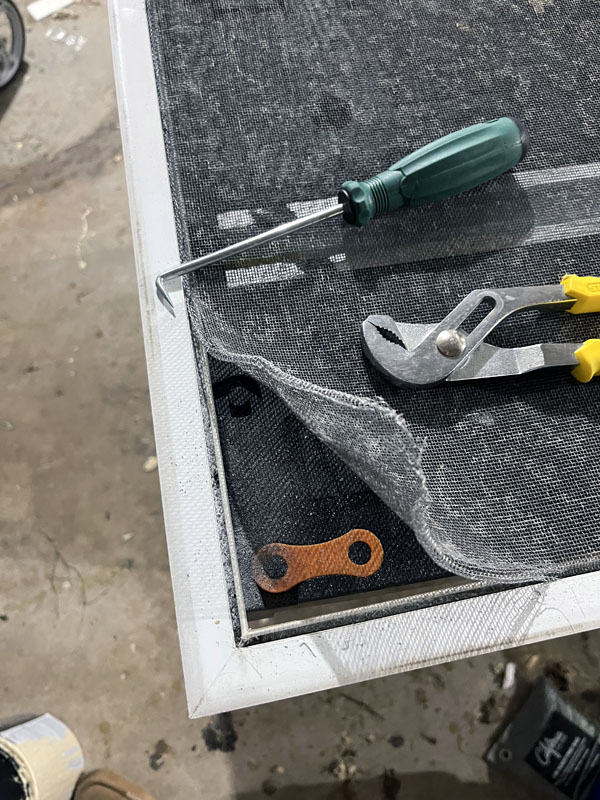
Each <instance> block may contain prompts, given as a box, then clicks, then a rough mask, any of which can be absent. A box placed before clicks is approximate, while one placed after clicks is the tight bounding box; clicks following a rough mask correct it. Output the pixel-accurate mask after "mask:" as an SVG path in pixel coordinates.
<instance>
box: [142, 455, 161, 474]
mask: <svg viewBox="0 0 600 800" xmlns="http://www.w3.org/2000/svg"><path fill="white" fill-rule="evenodd" d="M157 467H158V458H157V457H156V456H148V458H147V459H146V460H145V461H144V472H154V470H155V469H156V468H157Z"/></svg>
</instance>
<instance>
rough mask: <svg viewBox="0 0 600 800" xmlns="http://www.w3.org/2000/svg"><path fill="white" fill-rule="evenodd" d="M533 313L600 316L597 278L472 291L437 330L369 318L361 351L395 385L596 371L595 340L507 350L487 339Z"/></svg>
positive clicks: (582, 377)
mask: <svg viewBox="0 0 600 800" xmlns="http://www.w3.org/2000/svg"><path fill="white" fill-rule="evenodd" d="M536 307H548V308H551V309H554V310H563V311H569V312H570V313H572V314H587V313H592V312H598V311H600V278H595V277H591V276H588V277H579V276H577V275H566V276H565V277H564V278H563V280H562V281H561V283H560V284H556V285H551V286H525V287H524V286H516V287H511V288H508V289H476V290H475V291H473V292H471V293H470V294H468V295H467V296H466V297H465V298H464V300H462V301H461V302H460V303H459V304H458V305H457V306H456V308H455V309H453V311H451V312H450V313H449V314H448V315H447V316H446V318H445V319H444V320H442V322H440V323H439V324H438V325H435V324H434V325H419V324H416V325H415V324H409V323H402V322H396V321H395V320H393V319H392V318H391V317H389V316H385V315H382V314H373V315H371V316H369V317H367V319H366V320H365V321H364V322H363V325H362V341H363V350H364V352H365V355H366V357H367V358H368V359H369V361H370V362H371V363H372V364H373V366H374V367H375V368H376V369H377V370H379V371H380V372H381V373H383V374H384V375H385V376H386V378H388V380H390V381H391V382H392V383H393V384H395V385H398V386H413V387H423V388H425V387H428V386H436V385H438V384H440V383H443V382H445V381H449V382H452V381H460V380H476V379H480V378H493V377H505V376H510V375H521V374H523V373H526V372H531V371H532V370H537V369H543V368H546V367H557V366H571V367H574V369H573V370H572V373H573V375H574V377H575V378H577V380H579V381H582V382H587V381H589V380H591V379H592V377H593V376H594V375H596V374H598V373H600V339H588V340H587V341H586V342H583V343H581V342H580V343H569V344H561V343H554V342H542V343H540V344H535V345H529V346H528V347H513V348H507V347H496V346H494V345H491V344H488V343H487V342H486V341H485V338H486V337H487V336H488V335H489V334H490V332H491V331H492V330H493V329H494V328H495V327H496V326H497V325H499V324H500V323H501V322H502V321H503V320H505V319H506V318H507V317H508V316H510V315H511V314H513V313H515V312H516V311H520V310H522V309H526V308H536ZM486 309H487V310H486ZM482 310H483V311H484V313H483V316H481V312H482ZM476 315H477V319H476V322H475V324H474V325H473V326H472V329H471V330H469V328H470V327H471V325H472V323H473V320H474V318H475V317H476Z"/></svg>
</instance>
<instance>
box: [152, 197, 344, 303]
mask: <svg viewBox="0 0 600 800" xmlns="http://www.w3.org/2000/svg"><path fill="white" fill-rule="evenodd" d="M343 210H344V206H343V204H342V203H339V204H337V205H334V206H330V207H329V208H324V209H321V211H315V212H314V214H307V215H306V216H305V217H300V218H299V219H294V220H292V221H291V222H284V223H283V224H282V225H278V226H277V227H276V228H271V230H268V231H264V233H259V234H257V235H256V236H251V237H250V238H249V239H244V240H243V241H241V242H236V243H235V244H230V245H229V246H228V247H223V248H222V249H221V250H216V251H215V252H214V253H208V255H205V256H201V257H200V258H194V259H193V260H192V261H186V262H185V264H181V265H180V266H178V267H175V269H172V270H170V271H169V272H163V273H162V275H159V276H158V278H157V279H156V293H157V295H158V297H159V300H160V301H161V303H162V304H163V306H164V307H165V308H166V309H167V311H169V312H170V313H171V314H172V315H173V316H175V307H174V305H173V303H172V301H171V298H170V297H169V294H168V292H167V290H166V288H165V283H167V282H168V281H173V280H175V278H181V277H182V276H183V275H188V274H189V273H190V272H194V271H195V270H197V269H200V268H201V267H209V266H210V265H211V264H215V263H216V262H217V261H222V260H224V259H226V258H231V257H232V256H237V255H239V254H240V253H245V252H246V251H247V250H252V249H253V248H254V247H259V246H260V245H261V244H268V243H269V242H274V241H275V240H276V239H282V238H283V237H284V236H287V235H288V233H293V232H294V231H299V230H301V229H302V228H307V227H308V226H309V225H314V224H315V223H316V222H320V221H321V220H323V219H330V218H331V217H337V216H339V215H340V214H341V213H342V212H343Z"/></svg>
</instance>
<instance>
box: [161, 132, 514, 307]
mask: <svg viewBox="0 0 600 800" xmlns="http://www.w3.org/2000/svg"><path fill="white" fill-rule="evenodd" d="M528 142H529V137H528V134H527V129H526V128H525V126H524V125H523V123H522V122H520V121H519V120H516V119H513V118H512V117H500V118H499V119H494V120H491V121H490V122H481V123H478V124H477V125H471V126H469V127H468V128H463V129H462V130H460V131H456V133H450V134H449V135H448V136H443V137H442V138H441V139H437V141H435V142H431V144H428V145H425V147H421V148H420V149H419V150H416V151H415V152H414V153H412V154H411V155H409V156H405V157H404V158H403V159H401V160H400V161H398V162H396V163H395V164H393V165H392V166H391V167H389V168H388V169H386V170H384V171H383V172H380V173H379V174H378V175H375V176H374V177H373V178H367V179H366V180H364V181H346V182H345V183H343V184H342V187H341V189H340V191H339V194H338V203H337V205H333V206H329V207H328V208H325V209H322V210H320V211H316V212H315V213H314V214H308V215H306V216H304V217H300V218H299V219H295V220H292V221H291V222H285V223H283V225H278V226H277V227H276V228H272V229H271V230H268V231H265V232H264V233H259V234H257V235H256V236H252V237H250V238H249V239H244V241H242V242H237V243H236V244H232V245H229V246H228V247H223V248H222V249H221V250H217V251H215V252H214V253H208V255H205V256H201V257H200V258H195V259H194V260H193V261H187V262H186V263H185V264H181V265H180V266H178V267H176V268H175V269H172V270H169V271H168V272H163V273H162V274H160V275H159V276H158V278H157V279H156V292H157V294H158V297H159V299H160V300H161V302H162V304H163V305H164V306H165V308H166V309H167V310H168V311H170V312H171V314H173V316H175V307H174V306H173V303H172V301H171V298H170V297H169V294H168V292H167V290H166V288H165V284H166V283H168V282H169V281H171V280H174V279H175V278H180V277H181V276H182V275H187V274H189V273H190V272H194V271H195V270H197V269H201V268H202V267H208V266H209V265H211V264H216V263H217V262H218V261H222V260H223V259H225V258H230V257H232V256H237V255H239V254H240V253H243V252H245V251H246V250H251V249H252V248H254V247H259V246H260V245H261V244H267V243H268V242H273V241H275V240H276V239H281V238H282V237H283V236H287V235H288V234H290V233H292V232H293V231H298V230H301V229H302V228H307V227H308V226H309V225H314V224H315V223H317V222H320V221H321V220H324V219H329V218H330V217H337V216H340V215H341V216H342V217H343V219H344V220H345V221H346V222H348V223H349V224H350V225H357V226H362V225H366V224H367V222H369V220H371V219H373V217H376V216H378V215H379V214H383V213H384V212H386V211H393V210H395V209H397V208H410V207H412V206H419V205H423V204H424V203H435V202H437V201H438V200H443V199H444V198H445V197H452V196H454V195H457V194H461V193H462V192H466V191H468V190H469V189H473V188H475V187H476V186H481V184H482V183H487V181H491V180H492V179H493V178H497V177H498V175H502V173H503V172H506V171H507V170H509V169H512V167H514V166H515V165H516V164H518V163H519V161H520V160H521V159H522V158H523V156H524V155H525V153H526V152H527V145H528Z"/></svg>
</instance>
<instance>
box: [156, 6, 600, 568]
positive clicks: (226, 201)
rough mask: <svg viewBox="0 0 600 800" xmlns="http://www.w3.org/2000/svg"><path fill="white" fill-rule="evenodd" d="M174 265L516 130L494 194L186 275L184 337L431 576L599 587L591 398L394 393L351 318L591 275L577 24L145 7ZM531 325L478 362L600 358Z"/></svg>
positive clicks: (559, 378) (550, 320) (433, 318)
mask: <svg viewBox="0 0 600 800" xmlns="http://www.w3.org/2000/svg"><path fill="white" fill-rule="evenodd" d="M148 18H149V24H150V31H151V36H152V41H153V53H154V58H155V67H156V73H157V83H158V88H159V99H160V104H161V111H162V115H163V124H164V129H165V141H166V145H167V156H168V162H169V169H170V176H171V184H172V191H173V201H174V208H175V214H176V220H177V225H178V233H179V239H180V247H181V256H182V259H188V258H191V257H193V256H196V255H200V254H202V253H204V252H207V251H209V250H212V249H215V248H217V247H220V246H223V245H225V244H228V243H230V242H232V241H234V240H236V239H239V238H242V237H245V236H250V235H252V234H254V233H257V232H259V231H260V230H264V229H266V228H267V227H270V226H272V225H274V224H277V223H279V222H281V221H283V220H285V219H291V218H292V217H294V216H298V215H302V214H304V213H307V212H308V211H310V210H314V209H315V208H317V207H319V206H322V205H323V204H326V203H329V202H333V201H332V196H333V195H335V192H336V190H337V187H338V186H339V185H340V184H341V183H342V182H343V181H344V180H345V179H348V178H363V177H367V176H369V175H371V174H373V173H375V172H378V171H380V170H381V169H383V168H385V167H386V166H388V165H389V164H391V163H393V162H394V161H396V160H397V159H398V158H400V157H401V156H402V155H404V154H406V153H409V152H410V151H412V150H414V149H415V148H417V147H419V146H421V145H423V144H426V143H427V142H428V141H430V140H432V139H435V138H436V137H438V136H441V135H443V134H445V133H448V132H451V131H453V130H455V129H458V128H461V127H463V126H465V125H468V124H471V123H473V122H477V121H481V120H484V119H492V118H494V117H497V116H500V115H503V114H509V115H512V116H516V117H520V118H521V119H523V120H524V121H525V122H526V124H527V125H528V127H529V130H530V136H531V147H530V152H529V154H528V156H527V158H526V159H525V161H523V162H522V163H521V164H520V165H519V167H518V168H517V170H516V173H515V174H514V175H510V176H504V177H503V178H501V179H499V180H498V181H495V182H494V183H492V184H489V185H488V186H486V187H484V188H482V189H480V190H477V191H474V192H471V193H469V194H467V195H464V196H462V197H460V198H455V199H449V200H448V201H445V202H444V203H441V204H439V205H436V206H430V207H423V208H419V209H415V210H410V211H404V212H399V213H397V214H394V215H390V216H388V217H386V218H384V219H381V220H376V221H374V222H373V223H371V224H370V226H369V227H367V228H366V229H364V230H361V231H358V230H354V229H351V228H349V227H344V226H343V224H342V223H339V222H338V221H329V222H328V223H327V222H326V223H322V224H321V225H320V226H318V227H316V228H313V229H310V230H309V231H306V232H302V233H300V234H298V235H296V236H294V237H293V238H290V239H289V240H285V241H283V242H279V243H276V244H274V245H272V246H270V247H266V248H263V249H262V250H260V251H256V252H253V253H249V254H247V256H246V257H242V258H241V259H239V260H238V261H236V262H228V263H225V264H222V265H219V266H217V267H213V268H210V270H207V271H206V272H203V273H199V274H196V275H195V276H194V277H193V278H191V279H190V280H188V281H187V285H186V294H187V300H188V309H189V312H190V318H191V322H192V327H193V331H194V334H195V335H196V336H197V337H198V338H199V340H200V341H201V342H202V344H203V345H204V346H206V347H207V348H208V350H209V351H210V353H211V354H212V355H214V356H215V357H216V358H218V359H221V360H223V361H229V362H233V363H235V364H237V365H238V367H240V368H241V369H242V370H244V371H245V372H247V373H248V374H250V375H252V376H254V377H255V378H256V379H258V380H260V381H261V382H262V383H264V384H265V385H267V386H268V387H269V388H271V389H273V390H274V391H275V392H276V393H277V394H278V395H279V396H280V397H281V398H282V399H283V400H284V401H285V402H286V403H287V404H288V405H289V407H290V408H291V409H292V410H293V411H294V412H295V414H297V416H298V417H299V418H300V419H301V420H302V421H303V422H304V423H305V424H306V425H307V426H308V428H309V429H310V430H311V431H312V432H314V433H315V434H316V435H317V436H318V437H319V438H320V439H321V440H322V441H324V442H325V443H327V444H328V445H329V446H330V447H331V448H332V449H333V450H334V451H335V452H336V453H337V454H338V455H339V456H340V457H341V458H342V459H343V460H344V461H346V463H347V464H349V465H350V466H351V467H352V468H353V469H354V470H355V471H356V472H357V473H358V474H359V475H360V476H361V478H362V479H363V480H364V481H365V482H366V483H367V484H368V485H369V486H370V487H371V488H372V489H373V490H374V491H375V492H376V493H377V494H378V495H379V496H380V497H381V498H382V499H383V500H384V502H385V503H387V504H388V505H389V506H390V507H391V508H392V509H393V510H394V511H395V512H396V513H397V514H398V515H399V516H400V517H401V518H402V519H403V520H404V521H405V522H406V523H408V524H409V525H410V526H411V527H412V528H413V529H414V531H415V533H416V535H417V537H418V539H419V541H420V543H421V544H422V546H423V547H424V548H425V549H426V551H427V552H428V553H429V554H430V555H431V557H432V558H433V559H434V560H435V561H436V562H437V563H438V564H440V565H441V566H442V567H444V568H446V569H449V570H451V571H453V572H456V573H458V574H460V575H464V576H467V577H483V578H502V579H503V580H508V581H521V580H530V579H537V578H543V577H548V576H553V575H557V574H564V573H567V572H571V571H577V570H582V569H591V568H594V567H598V565H599V561H600V558H599V556H600V533H599V532H598V526H597V523H596V520H595V512H596V510H597V507H598V501H597V491H596V490H597V486H598V481H599V478H600V467H599V465H598V461H597V459H596V457H595V444H596V442H597V441H598V434H599V432H600V426H599V411H598V398H599V391H600V383H599V382H598V381H596V382H595V383H592V384H589V385H585V386H584V385H580V384H578V383H576V382H575V381H574V379H573V378H571V377H570V375H569V373H568V371H551V372H542V373H533V374H531V375H529V376H526V377H520V378H511V379H502V380H500V379H497V380H489V381H485V382H480V383H471V384H463V385H461V384H453V385H448V386H441V387H438V388H433V389H427V390H420V391H417V390H410V389H397V388H393V387H391V386H389V384H387V383H386V381H385V380H384V379H383V378H382V377H381V376H379V375H378V374H377V373H375V372H374V371H373V369H372V368H371V367H370V366H369V365H368V364H367V363H366V362H365V360H364V357H363V355H362V353H361V347H360V325H361V322H362V321H363V319H364V318H365V317H366V316H368V315H369V314H372V313H383V314H390V315H391V316H393V317H394V318H395V319H398V320H403V321H406V322H425V323H427V322H437V321H439V320H441V319H442V318H443V317H444V316H445V314H446V313H447V312H448V311H449V310H450V309H451V308H453V307H454V306H455V305H456V304H457V303H458V302H459V301H460V300H461V299H462V297H463V296H464V295H466V294H467V293H468V292H469V291H471V289H473V288H484V287H494V286H500V287H504V286H511V285H527V284H540V283H555V282H557V281H558V280H560V278H561V276H562V275H563V274H564V273H566V272H575V273H579V274H594V272H595V273H598V272H600V265H598V264H597V253H598V234H599V233H600V210H599V205H598V201H599V199H600V192H599V187H600V164H599V163H598V162H600V158H599V153H598V150H599V147H600V145H599V142H600V139H599V137H598V130H597V124H598V123H597V120H598V119H599V118H600V95H599V93H598V86H599V85H600V83H599V82H600V68H599V62H598V55H599V48H600V46H599V41H600V39H599V33H600V22H599V20H600V18H599V17H598V12H597V3H596V2H594V0H554V3H551V2H546V1H545V0H535V2H534V0H530V2H528V1H527V0H518V2H517V1H515V2H508V3H507V2H505V0H488V2H486V3H485V4H483V3H480V2H476V0H466V1H465V2H462V3H460V4H457V3H441V2H438V1H437V0H395V2H385V1H384V0H362V2H360V3H359V2H357V0H298V1H297V2H291V0H207V1H206V2H204V3H198V2H195V0H185V1H183V2H182V1H181V0H180V2H177V3H164V2H159V0H148ZM599 327H600V321H599V320H598V318H595V317H593V316H590V317H585V316H580V317H573V316H571V315H569V314H562V315H561V314H556V315H548V314H545V315H542V314H539V313H535V312H531V313H527V314H523V315H521V316H519V317H518V318H514V319H511V320H509V321H507V322H506V323H505V324H504V325H503V326H502V328H501V329H499V330H498V333H497V336H496V338H495V340H493V341H494V343H497V344H505V345H516V344H528V343H532V342H537V341H542V340H546V339H548V340H549V339H553V340H555V341H574V342H577V341H582V340H584V339H585V338H587V337H590V336H595V335H598V329H599Z"/></svg>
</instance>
